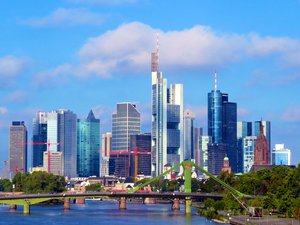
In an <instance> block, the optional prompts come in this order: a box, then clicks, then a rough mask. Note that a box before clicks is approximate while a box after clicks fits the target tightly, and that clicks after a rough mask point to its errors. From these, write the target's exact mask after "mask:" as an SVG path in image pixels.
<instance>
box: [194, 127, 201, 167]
mask: <svg viewBox="0 0 300 225" xmlns="http://www.w3.org/2000/svg"><path fill="white" fill-rule="evenodd" d="M194 134H195V135H194V155H195V163H196V164H197V165H198V166H201V167H203V162H202V161H203V154H202V151H201V149H202V148H201V143H202V136H203V129H202V128H198V127H195V128H194Z"/></svg>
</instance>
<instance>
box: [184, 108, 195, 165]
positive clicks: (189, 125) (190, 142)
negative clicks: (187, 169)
mask: <svg viewBox="0 0 300 225" xmlns="http://www.w3.org/2000/svg"><path fill="white" fill-rule="evenodd" d="M194 120H195V116H194V114H193V113H192V112H191V111H190V110H186V111H185V112H184V159H188V160H191V159H195V154H194Z"/></svg>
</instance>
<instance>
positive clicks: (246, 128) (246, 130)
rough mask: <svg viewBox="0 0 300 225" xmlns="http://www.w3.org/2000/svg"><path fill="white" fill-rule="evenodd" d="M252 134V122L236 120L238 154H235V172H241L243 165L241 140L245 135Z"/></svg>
mask: <svg viewBox="0 0 300 225" xmlns="http://www.w3.org/2000/svg"><path fill="white" fill-rule="evenodd" d="M251 135H252V123H251V122H245V121H239V122H237V149H238V155H237V161H238V164H237V172H238V173H243V171H244V167H243V162H244V144H243V140H244V138H246V137H247V136H251Z"/></svg>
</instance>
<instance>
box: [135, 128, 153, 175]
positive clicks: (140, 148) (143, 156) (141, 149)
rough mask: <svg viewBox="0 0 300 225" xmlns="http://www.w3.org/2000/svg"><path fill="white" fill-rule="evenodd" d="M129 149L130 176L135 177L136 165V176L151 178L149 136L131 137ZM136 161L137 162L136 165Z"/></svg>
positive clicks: (136, 135)
mask: <svg viewBox="0 0 300 225" xmlns="http://www.w3.org/2000/svg"><path fill="white" fill-rule="evenodd" d="M130 149H131V154H130V176H132V177H134V176H135V166H136V165H137V175H140V174H143V175H145V176H151V134H135V135H131V136H130ZM136 151H137V155H136ZM136 159H137V160H138V161H137V164H136V162H135V160H136Z"/></svg>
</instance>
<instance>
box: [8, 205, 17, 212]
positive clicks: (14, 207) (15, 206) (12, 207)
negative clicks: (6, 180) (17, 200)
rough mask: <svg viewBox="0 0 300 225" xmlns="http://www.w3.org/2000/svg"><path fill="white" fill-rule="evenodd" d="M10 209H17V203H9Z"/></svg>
mask: <svg viewBox="0 0 300 225" xmlns="http://www.w3.org/2000/svg"><path fill="white" fill-rule="evenodd" d="M9 210H12V211H15V210H17V205H16V204H10V205H9Z"/></svg>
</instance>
